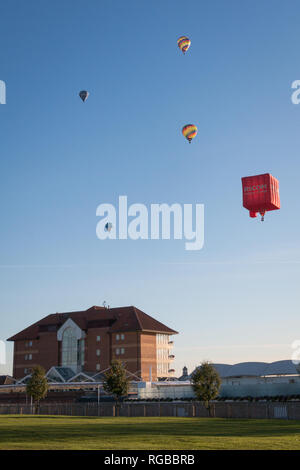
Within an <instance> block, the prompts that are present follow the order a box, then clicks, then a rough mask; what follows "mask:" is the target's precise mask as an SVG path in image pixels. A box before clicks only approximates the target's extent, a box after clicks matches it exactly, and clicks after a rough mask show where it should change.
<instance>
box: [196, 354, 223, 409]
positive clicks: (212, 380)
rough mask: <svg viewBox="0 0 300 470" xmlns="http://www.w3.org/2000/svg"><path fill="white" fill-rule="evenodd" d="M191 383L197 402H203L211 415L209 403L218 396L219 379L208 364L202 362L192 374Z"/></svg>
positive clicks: (214, 370)
mask: <svg viewBox="0 0 300 470" xmlns="http://www.w3.org/2000/svg"><path fill="white" fill-rule="evenodd" d="M191 383H192V387H193V390H194V392H195V395H196V397H197V399H198V400H200V401H203V402H204V405H205V408H206V409H207V410H208V412H209V416H211V415H212V409H211V404H210V401H211V400H213V399H214V398H216V397H217V396H218V393H219V389H220V386H221V378H220V376H219V374H218V372H217V371H216V369H215V368H214V367H213V365H212V364H210V363H209V362H203V363H202V364H201V366H200V367H197V369H196V370H195V371H194V372H193V374H192V377H191Z"/></svg>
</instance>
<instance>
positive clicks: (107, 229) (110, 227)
mask: <svg viewBox="0 0 300 470" xmlns="http://www.w3.org/2000/svg"><path fill="white" fill-rule="evenodd" d="M111 229H112V223H111V222H107V223H106V224H105V226H104V230H105V232H110V231H111Z"/></svg>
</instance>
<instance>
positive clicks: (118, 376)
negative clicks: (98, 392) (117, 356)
mask: <svg viewBox="0 0 300 470" xmlns="http://www.w3.org/2000/svg"><path fill="white" fill-rule="evenodd" d="M103 388H104V390H105V391H106V392H107V393H111V394H112V395H113V396H114V398H115V401H116V409H117V414H119V400H120V398H121V397H123V396H125V395H128V388H129V379H128V378H127V376H126V369H125V368H124V366H123V364H122V362H121V361H120V360H113V361H112V362H111V366H110V369H109V370H108V371H107V372H106V373H105V379H104V382H103Z"/></svg>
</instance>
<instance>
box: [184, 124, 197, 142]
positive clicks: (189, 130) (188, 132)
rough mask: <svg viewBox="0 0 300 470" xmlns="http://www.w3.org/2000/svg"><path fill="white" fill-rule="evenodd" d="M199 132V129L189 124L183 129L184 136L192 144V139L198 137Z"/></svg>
mask: <svg viewBox="0 0 300 470" xmlns="http://www.w3.org/2000/svg"><path fill="white" fill-rule="evenodd" d="M197 132H198V129H197V127H196V126H195V125H194V124H187V125H186V126H184V127H183V128H182V134H183V135H184V137H185V138H186V139H187V140H188V141H189V143H191V141H192V139H193V138H194V137H196V135H197Z"/></svg>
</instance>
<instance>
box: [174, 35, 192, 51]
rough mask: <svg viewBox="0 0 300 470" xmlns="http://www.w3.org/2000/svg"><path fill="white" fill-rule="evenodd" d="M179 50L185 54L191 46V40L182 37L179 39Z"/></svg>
mask: <svg viewBox="0 0 300 470" xmlns="http://www.w3.org/2000/svg"><path fill="white" fill-rule="evenodd" d="M177 44H178V47H179V49H180V50H181V51H182V52H183V53H184V54H185V53H186V51H187V50H188V49H189V47H190V45H191V40H190V39H189V38H188V37H187V36H180V38H178V39H177Z"/></svg>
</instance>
